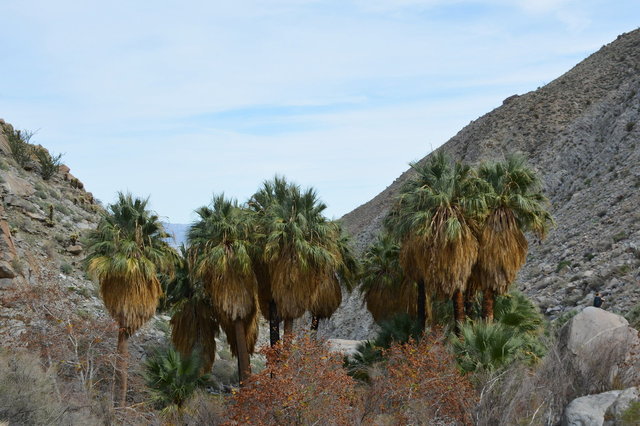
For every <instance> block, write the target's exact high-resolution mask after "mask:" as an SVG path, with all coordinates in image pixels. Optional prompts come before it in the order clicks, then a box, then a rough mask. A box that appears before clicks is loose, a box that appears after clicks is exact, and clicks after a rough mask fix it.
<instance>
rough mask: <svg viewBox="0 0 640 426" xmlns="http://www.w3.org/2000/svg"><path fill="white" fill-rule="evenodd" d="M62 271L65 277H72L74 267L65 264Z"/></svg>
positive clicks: (61, 268) (61, 266) (61, 267)
mask: <svg viewBox="0 0 640 426" xmlns="http://www.w3.org/2000/svg"><path fill="white" fill-rule="evenodd" d="M60 271H61V272H62V273H63V274H65V275H71V273H72V272H73V266H71V265H69V264H68V263H63V264H62V265H60Z"/></svg>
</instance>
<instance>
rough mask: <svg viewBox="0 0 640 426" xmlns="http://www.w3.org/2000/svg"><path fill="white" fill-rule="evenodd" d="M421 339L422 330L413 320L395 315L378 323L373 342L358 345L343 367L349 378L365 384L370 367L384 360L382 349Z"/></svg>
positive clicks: (401, 315) (402, 315) (346, 358)
mask: <svg viewBox="0 0 640 426" xmlns="http://www.w3.org/2000/svg"><path fill="white" fill-rule="evenodd" d="M421 338H422V330H420V325H419V324H418V323H417V322H416V320H415V318H413V317H411V316H409V315H408V314H397V315H395V316H393V317H391V318H390V319H388V320H386V321H383V322H381V323H380V331H379V332H378V335H377V336H376V338H375V339H374V340H373V341H366V342H363V343H361V344H359V345H358V347H357V348H356V353H355V354H353V355H352V356H350V357H345V361H344V366H345V368H346V369H347V372H348V374H349V375H350V376H351V377H353V378H355V379H358V380H362V381H365V382H367V381H369V370H370V368H371V366H372V365H374V364H375V363H377V362H380V361H382V360H383V359H384V354H383V350H384V349H388V348H389V347H391V345H392V344H393V343H394V342H395V343H406V342H408V341H409V340H411V339H413V340H420V339H421Z"/></svg>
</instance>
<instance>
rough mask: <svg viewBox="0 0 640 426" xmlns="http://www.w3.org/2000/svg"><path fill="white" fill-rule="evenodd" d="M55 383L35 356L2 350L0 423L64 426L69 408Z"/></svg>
mask: <svg viewBox="0 0 640 426" xmlns="http://www.w3.org/2000/svg"><path fill="white" fill-rule="evenodd" d="M57 395H58V394H57V392H56V386H55V382H54V380H53V379H52V377H51V376H50V375H48V374H47V373H46V372H45V371H44V370H43V369H42V367H41V366H40V363H39V361H38V359H37V357H35V356H34V355H31V354H29V353H26V352H13V353H11V352H8V351H6V350H2V351H0V420H6V421H9V422H11V424H20V425H21V424H34V425H46V424H61V423H63V421H62V420H63V417H64V414H65V411H66V407H65V406H64V405H63V404H61V403H60V402H59V400H58V398H57Z"/></svg>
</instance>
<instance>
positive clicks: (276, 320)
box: [269, 299, 280, 346]
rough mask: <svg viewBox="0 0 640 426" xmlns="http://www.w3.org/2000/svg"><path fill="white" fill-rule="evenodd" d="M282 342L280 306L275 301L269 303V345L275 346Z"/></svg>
mask: <svg viewBox="0 0 640 426" xmlns="http://www.w3.org/2000/svg"><path fill="white" fill-rule="evenodd" d="M278 340H280V317H278V306H277V305H276V301H275V300H273V299H272V300H270V301H269V343H270V344H271V346H275V344H276V343H278Z"/></svg>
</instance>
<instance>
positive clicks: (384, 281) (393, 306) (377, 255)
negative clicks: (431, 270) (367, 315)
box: [360, 233, 418, 323]
mask: <svg viewBox="0 0 640 426" xmlns="http://www.w3.org/2000/svg"><path fill="white" fill-rule="evenodd" d="M399 256H400V245H399V244H398V242H397V241H396V240H395V239H394V238H393V237H392V236H391V235H389V234H386V233H384V234H380V235H378V238H377V240H376V241H375V242H374V243H372V244H371V246H369V248H368V249H367V251H366V252H365V253H364V257H363V262H362V275H361V281H360V282H361V284H360V291H361V292H362V293H363V294H364V300H365V303H366V304H367V309H368V310H369V312H371V315H372V316H373V319H374V321H375V322H377V323H381V322H383V321H385V320H388V319H390V318H391V317H393V316H394V315H396V314H400V313H406V314H409V315H410V316H411V317H413V318H416V317H417V306H418V303H416V299H417V297H418V293H417V286H416V285H415V283H414V282H413V281H411V280H409V279H408V278H406V277H405V275H404V273H403V271H402V268H401V267H400V260H399Z"/></svg>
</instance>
